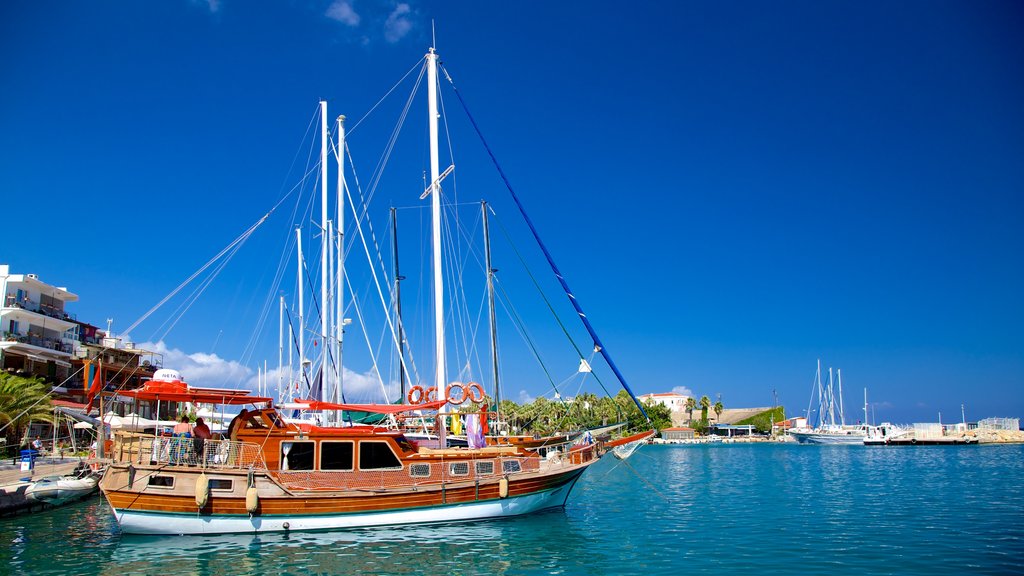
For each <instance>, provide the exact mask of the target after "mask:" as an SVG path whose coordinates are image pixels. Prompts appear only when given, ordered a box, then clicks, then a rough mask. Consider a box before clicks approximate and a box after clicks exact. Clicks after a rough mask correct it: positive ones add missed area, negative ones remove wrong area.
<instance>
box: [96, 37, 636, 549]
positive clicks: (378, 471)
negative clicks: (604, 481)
mask: <svg viewBox="0 0 1024 576" xmlns="http://www.w3.org/2000/svg"><path fill="white" fill-rule="evenodd" d="M437 58H438V56H437V54H436V53H435V52H434V50H433V49H431V50H430V51H429V52H428V54H427V55H426V66H427V76H428V90H429V92H428V106H429V109H428V114H429V132H430V184H429V186H428V188H427V190H426V191H425V192H424V197H427V196H430V199H431V205H432V209H431V214H432V230H433V238H432V260H433V302H434V310H433V316H434V330H435V333H434V339H435V350H434V352H435V354H434V356H435V368H436V371H435V373H434V375H433V378H432V380H433V383H434V384H433V386H432V387H431V388H432V390H433V391H434V393H433V395H428V394H422V395H421V396H419V397H417V398H416V400H417V401H418V403H407V404H348V403H344V402H339V401H337V398H336V397H335V398H332V400H334V401H324V400H321V399H320V398H319V397H317V398H315V399H311V400H306V401H303V407H304V408H306V409H308V410H320V411H326V412H328V413H335V414H340V413H342V412H344V411H349V412H351V411H358V412H366V413H371V414H379V415H382V416H385V417H386V418H384V419H382V420H381V421H380V422H379V423H378V424H374V425H350V426H341V425H337V424H338V423H337V422H335V424H336V425H334V426H329V425H320V424H316V423H314V422H311V421H301V422H297V421H294V420H290V419H288V418H286V417H285V414H283V413H282V411H281V410H280V409H279V407H275V405H274V402H273V399H272V398H270V397H264V396H257V395H254V394H252V393H249V392H248V391H244V390H226V389H202V388H194V387H192V386H189V385H188V384H187V383H186V382H184V381H182V379H181V377H180V375H178V374H176V373H174V372H173V371H161V372H159V373H158V374H157V375H156V376H154V379H153V380H152V381H150V382H148V383H146V384H145V385H143V386H142V387H141V388H138V389H136V390H129V391H125V392H122V393H121V396H125V397H128V398H132V399H135V400H136V401H142V402H179V403H185V402H188V403H192V404H193V405H194V404H197V403H208V404H218V405H222V406H223V405H231V406H241V407H244V409H243V410H242V411H241V412H240V413H239V414H238V416H237V417H235V418H234V419H233V420H232V421H231V423H230V425H229V426H228V427H227V431H226V433H225V434H224V435H223V437H221V438H212V439H209V440H206V441H205V442H203V443H202V444H201V445H200V444H197V443H195V442H193V441H191V439H188V438H169V437H159V436H152V435H144V434H135V433H127V432H125V433H119V434H117V435H116V437H115V440H114V444H113V450H112V452H113V453H112V454H110V455H109V457H110V458H112V460H113V462H112V463H111V464H110V465H109V466H108V468H107V471H106V473H105V475H104V477H103V479H102V481H101V482H100V488H101V489H102V491H103V493H104V495H105V497H106V498H107V501H108V502H109V504H110V506H111V508H112V510H113V513H114V515H115V517H116V519H117V522H118V523H119V525H120V527H121V530H122V531H123V532H126V533H139V534H208V533H230V532H267V531H289V530H319V529H333V528H354V527H366V526H379V525H393V524H421V523H435V522H451V521H466V520H475V519H482V518H496V517H504V516H515V515H520V514H527V513H532V512H535V511H538V510H544V509H548V508H556V507H562V506H564V505H565V504H566V501H567V499H568V497H569V494H570V492H571V491H572V488H573V486H574V485H575V483H576V482H577V480H578V479H579V478H580V476H581V475H582V474H583V472H584V471H585V470H586V469H587V468H588V467H589V466H590V465H592V464H593V463H595V462H597V461H598V459H599V458H600V456H601V455H602V454H604V453H605V452H606V451H608V450H609V449H616V450H618V451H619V452H620V454H619V455H620V456H622V455H624V454H625V452H624V451H625V450H626V449H627V448H629V447H633V448H635V445H637V444H639V443H641V442H643V441H645V440H646V439H647V438H648V437H649V436H650V435H651V434H653V431H646V432H643V433H640V434H637V435H634V436H631V437H628V438H625V439H620V440H617V441H614V442H613V443H611V444H608V445H606V444H605V443H603V442H602V441H601V439H600V438H597V439H596V438H595V437H594V435H593V434H590V433H586V434H574V435H565V436H564V438H556V437H549V438H544V439H541V441H542V446H538V445H536V442H533V441H532V440H533V439H532V438H526V437H510V436H505V437H496V438H489V439H486V440H485V439H483V438H481V437H478V436H477V437H475V441H470V442H469V446H468V447H451V446H450V444H449V443H448V441H447V433H448V431H447V430H446V426H445V424H444V418H443V417H442V414H441V412H442V411H443V409H444V407H445V406H447V405H449V404H450V401H451V400H454V399H450V398H449V397H448V393H449V389H450V385H449V384H448V375H447V373H446V366H445V358H446V352H445V334H444V319H445V312H444V302H445V299H444V297H443V293H444V283H443V282H442V278H443V276H442V270H441V262H442V254H441V237H442V228H441V221H440V218H441V203H440V202H441V201H440V196H441V194H440V183H441V180H442V179H443V178H444V176H445V175H446V174H447V173H449V172H450V171H451V168H449V169H448V170H446V171H445V173H441V172H440V167H439V160H438V120H437V118H438V105H437V95H436V90H437V67H438V63H437ZM322 119H323V120H322V125H323V126H324V129H325V130H326V108H325V106H324V107H323V109H322ZM339 127H340V123H339ZM339 148H342V149H343V146H339ZM322 157H323V158H324V160H326V145H325V147H324V148H323V149H322ZM339 178H340V176H339ZM323 186H324V189H326V175H325V176H324V181H323ZM323 205H324V206H326V201H325V202H324V203H323ZM324 210H325V212H324V218H325V219H326V208H325V209H324ZM339 220H340V218H339ZM531 227H532V224H531ZM325 231H326V233H325V234H324V238H325V240H324V242H325V250H324V252H326V251H327V250H326V243H327V242H329V240H328V238H330V226H327V227H325ZM545 252H546V251H545ZM339 258H340V256H339ZM549 261H550V256H549ZM340 266H341V262H340V261H339V267H340ZM552 266H553V263H552ZM332 268H333V265H324V267H322V268H321V273H322V286H326V285H327V284H328V278H330V277H331V269H332ZM488 270H489V273H490V264H489V263H488ZM396 276H397V275H396ZM337 277H338V278H339V284H340V278H341V274H340V273H339V274H338V276H337ZM559 280H560V281H561V282H562V284H563V286H565V283H564V279H562V278H561V277H559ZM299 281H300V282H301V274H300V276H299ZM565 288H566V291H567V293H568V287H567V286H565ZM300 298H301V292H300ZM570 300H572V301H573V305H574V306H577V310H578V311H579V312H580V316H581V317H582V319H583V321H584V323H585V324H586V325H587V328H588V330H590V331H591V335H593V336H594V339H595V348H596V349H597V350H600V349H601V348H603V347H602V346H600V345H599V341H597V339H596V335H594V334H593V331H592V328H591V327H590V325H589V322H587V320H586V317H585V315H583V314H582V311H581V310H579V308H578V304H577V303H576V302H575V299H573V298H572V297H571V296H570ZM327 301H328V299H327V296H326V294H322V295H321V302H327ZM301 307H302V306H301V304H300V309H301ZM321 313H322V314H323V316H322V319H321V326H330V323H329V318H328V317H327V314H328V307H327V306H326V305H324V306H322V307H321ZM337 317H338V319H340V313H339V314H338V315H337ZM492 321H493V304H492ZM299 322H300V329H299V332H300V333H301V332H303V328H302V325H301V323H302V317H301V310H300V320H299ZM329 330H330V328H324V333H323V335H325V336H326V335H329V334H330V332H329ZM492 334H493V333H492ZM336 339H337V340H339V341H340V334H339V335H338V337H337V338H336ZM492 342H493V335H492ZM300 346H301V339H300ZM326 346H327V344H325V347H326ZM337 356H338V357H340V348H339V349H338V354H337ZM300 358H304V355H303V353H302V352H301V351H300ZM338 364H339V365H340V361H339V362H338ZM609 364H611V362H610V359H609ZM612 368H613V370H614V371H615V372H616V373H618V371H617V369H615V368H614V365H612ZM322 370H323V372H322V373H324V374H326V369H322ZM403 379H404V376H403ZM620 380H621V378H620ZM403 382H404V380H403ZM626 388H627V390H628V387H626ZM334 389H335V390H337V387H335V388H334ZM630 394H631V393H630ZM631 395H632V394H631ZM482 396H483V395H482V394H481V395H479V396H476V397H471V395H469V394H465V395H464V396H463V397H462V398H460V399H459V403H462V402H467V401H468V402H469V403H470V404H473V403H474V402H476V403H477V404H478V406H477V409H479V410H480V411H481V412H483V413H486V410H485V408H484V406H485V404H484V402H486V399H485V398H483V397H482ZM404 397H405V395H404V394H403V398H404ZM467 397H468V398H467ZM634 400H635V397H634ZM638 406H639V404H638ZM640 410H641V411H643V408H642V407H640ZM403 414H409V415H415V417H417V418H421V419H422V418H424V417H425V415H426V417H432V419H433V422H434V423H435V425H436V427H435V428H434V430H433V433H434V437H433V438H432V439H431V441H429V442H426V441H422V442H421V441H416V440H414V439H411V438H410V437H409V436H408V435H407V434H406V433H405V432H404V431H403V429H402V428H401V427H399V426H397V424H396V423H397V418H392V417H394V416H397V415H403ZM467 419H468V420H469V421H470V422H473V423H475V424H477V425H479V423H480V422H479V416H478V415H477V414H475V413H473V412H472V411H471V412H470V414H469V415H468V416H467ZM483 420H484V422H486V416H484V417H483ZM472 429H473V430H474V431H476V432H477V434H479V426H473V427H472ZM469 435H472V434H469ZM541 447H542V448H543V450H541V449H539V448H541Z"/></svg>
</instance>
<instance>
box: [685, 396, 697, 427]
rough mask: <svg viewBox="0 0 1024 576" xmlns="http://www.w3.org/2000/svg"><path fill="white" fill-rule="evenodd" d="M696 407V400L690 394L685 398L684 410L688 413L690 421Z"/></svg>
mask: <svg viewBox="0 0 1024 576" xmlns="http://www.w3.org/2000/svg"><path fill="white" fill-rule="evenodd" d="M696 409H697V400H695V399H694V398H693V396H690V397H688V398H687V399H686V411H687V412H688V413H689V414H690V420H689V421H690V422H693V411H694V410H696Z"/></svg>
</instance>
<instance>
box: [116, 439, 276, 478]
mask: <svg viewBox="0 0 1024 576" xmlns="http://www.w3.org/2000/svg"><path fill="white" fill-rule="evenodd" d="M110 456H111V457H112V458H113V459H114V461H115V462H131V463H135V464H150V465H155V464H167V465H171V466H194V467H199V468H213V469H221V470H223V469H234V470H247V469H250V468H252V469H257V470H262V469H265V468H266V467H267V465H266V461H265V460H264V459H263V451H262V450H261V449H260V446H259V445H258V444H253V443H251V442H237V441H233V440H226V439H224V440H214V439H209V440H206V441H205V442H204V443H203V445H202V448H201V449H200V448H199V446H198V445H197V444H196V439H195V438H186V437H169V436H154V435H152V434H140V433H137V432H117V433H115V436H114V446H113V454H111V455H110Z"/></svg>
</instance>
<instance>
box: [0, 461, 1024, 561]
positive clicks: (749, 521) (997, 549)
mask: <svg viewBox="0 0 1024 576" xmlns="http://www.w3.org/2000/svg"><path fill="white" fill-rule="evenodd" d="M1022 462H1024V446H1021V445H1007V446H984V445H983V446H980V447H975V448H973V449H971V450H966V451H965V450H963V449H959V448H947V447H941V446H937V447H932V448H930V449H928V450H923V449H915V450H877V449H871V448H857V447H840V446H835V447H830V446H822V447H817V448H811V447H807V446H799V445H796V444H718V445H714V446H712V445H705V446H646V447H643V448H641V449H640V450H638V451H637V453H636V454H635V455H634V456H633V457H632V458H631V459H630V460H629V461H628V466H631V467H633V468H634V469H635V472H636V473H635V474H634V473H631V472H628V471H627V472H625V473H624V474H621V475H620V474H619V472H623V471H624V470H628V468H627V465H626V464H618V461H612V460H602V461H601V462H599V463H598V464H597V465H595V467H594V468H593V469H592V470H590V471H589V472H588V473H587V474H585V475H584V476H583V477H582V478H581V479H580V481H579V483H578V486H577V487H576V489H575V490H574V495H573V498H572V499H571V500H570V503H569V505H568V506H566V508H565V509H564V511H556V512H548V513H542V514H539V515H532V516H522V517H517V518H510V519H506V520H502V521H499V522H486V523H479V522H478V523H459V524H442V525H436V526H433V527H431V528H429V529H424V528H418V527H391V528H376V529H363V530H349V531H330V532H312V533H291V534H284V533H272V534H236V535H222V536H179V537H170V538H168V537H161V536H137V535H134V536H133V535H126V534H122V533H120V532H119V530H118V529H117V525H116V522H115V521H114V518H113V516H112V515H111V514H110V512H109V508H108V507H107V506H106V504H105V503H104V502H103V500H102V499H100V498H94V499H91V500H88V501H86V502H83V503H79V504H73V505H70V506H67V507H63V508H59V509H56V510H53V511H51V512H50V513H47V514H35V515H28V516H19V517H16V518H11V519H8V520H5V521H3V522H2V523H0V541H3V542H4V543H5V546H3V547H2V548H0V562H2V563H3V565H4V566H9V567H10V568H9V569H10V571H11V572H10V573H11V574H17V575H22V574H26V575H27V574H65V573H68V572H69V571H70V572H79V573H111V572H114V573H118V574H147V573H156V572H159V573H161V574H166V575H176V574H226V573H237V572H246V573H254V574H255V573H282V574H289V573H290V574H294V573H301V572H303V571H306V570H309V569H311V567H314V566H315V567H316V570H318V571H319V572H325V573H349V572H365V573H375V574H389V573H408V572H415V573H427V574H448V573H488V574H510V575H511V574H546V573H551V572H558V573H561V574H568V575H574V576H575V575H581V576H582V575H589V574H624V573H644V574H654V575H659V576H660V575H666V576H667V575H670V574H678V573H679V568H678V567H679V564H680V563H681V562H682V563H685V564H686V565H687V570H686V571H687V573H691V574H695V575H704V574H721V573H722V571H725V570H736V571H743V572H757V573H760V574H765V575H766V576H783V575H786V574H792V571H793V566H794V565H799V566H800V567H801V570H802V571H803V572H806V573H808V574H824V573H828V572H830V571H844V572H857V573H859V574H869V575H873V574H893V573H898V574H905V575H940V576H941V575H946V574H949V575H957V574H964V573H971V574H993V575H995V574H1014V573H1020V572H1021V571H1022V570H1024V528H1022V527H1021V524H1020V522H1019V521H1018V520H1019V517H1020V516H1019V511H1020V510H1021V509H1022V507H1024V490H1022V488H1021V485H1020V482H1019V478H1021V476H1022V474H1024V469H1022ZM608 478H615V480H614V481H613V482H611V483H607V482H606V481H605V480H606V479H608ZM879 486H882V487H884V489H882V490H879V489H878V488H877V487H879ZM925 487H927V488H926V489H925ZM622 494H630V496H629V497H628V498H623V497H622ZM752 511H754V512H753V513H752ZM623 527H632V528H631V529H628V530H625V529H623ZM556 543H557V544H556ZM44 559H48V560H45V561H44ZM70 567H73V568H70Z"/></svg>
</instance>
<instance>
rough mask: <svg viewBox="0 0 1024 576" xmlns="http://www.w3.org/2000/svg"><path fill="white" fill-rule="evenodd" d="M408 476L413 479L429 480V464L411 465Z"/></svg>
mask: <svg viewBox="0 0 1024 576" xmlns="http://www.w3.org/2000/svg"><path fill="white" fill-rule="evenodd" d="M409 476H412V477H413V478H430V464H411V465H410V466H409Z"/></svg>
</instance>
